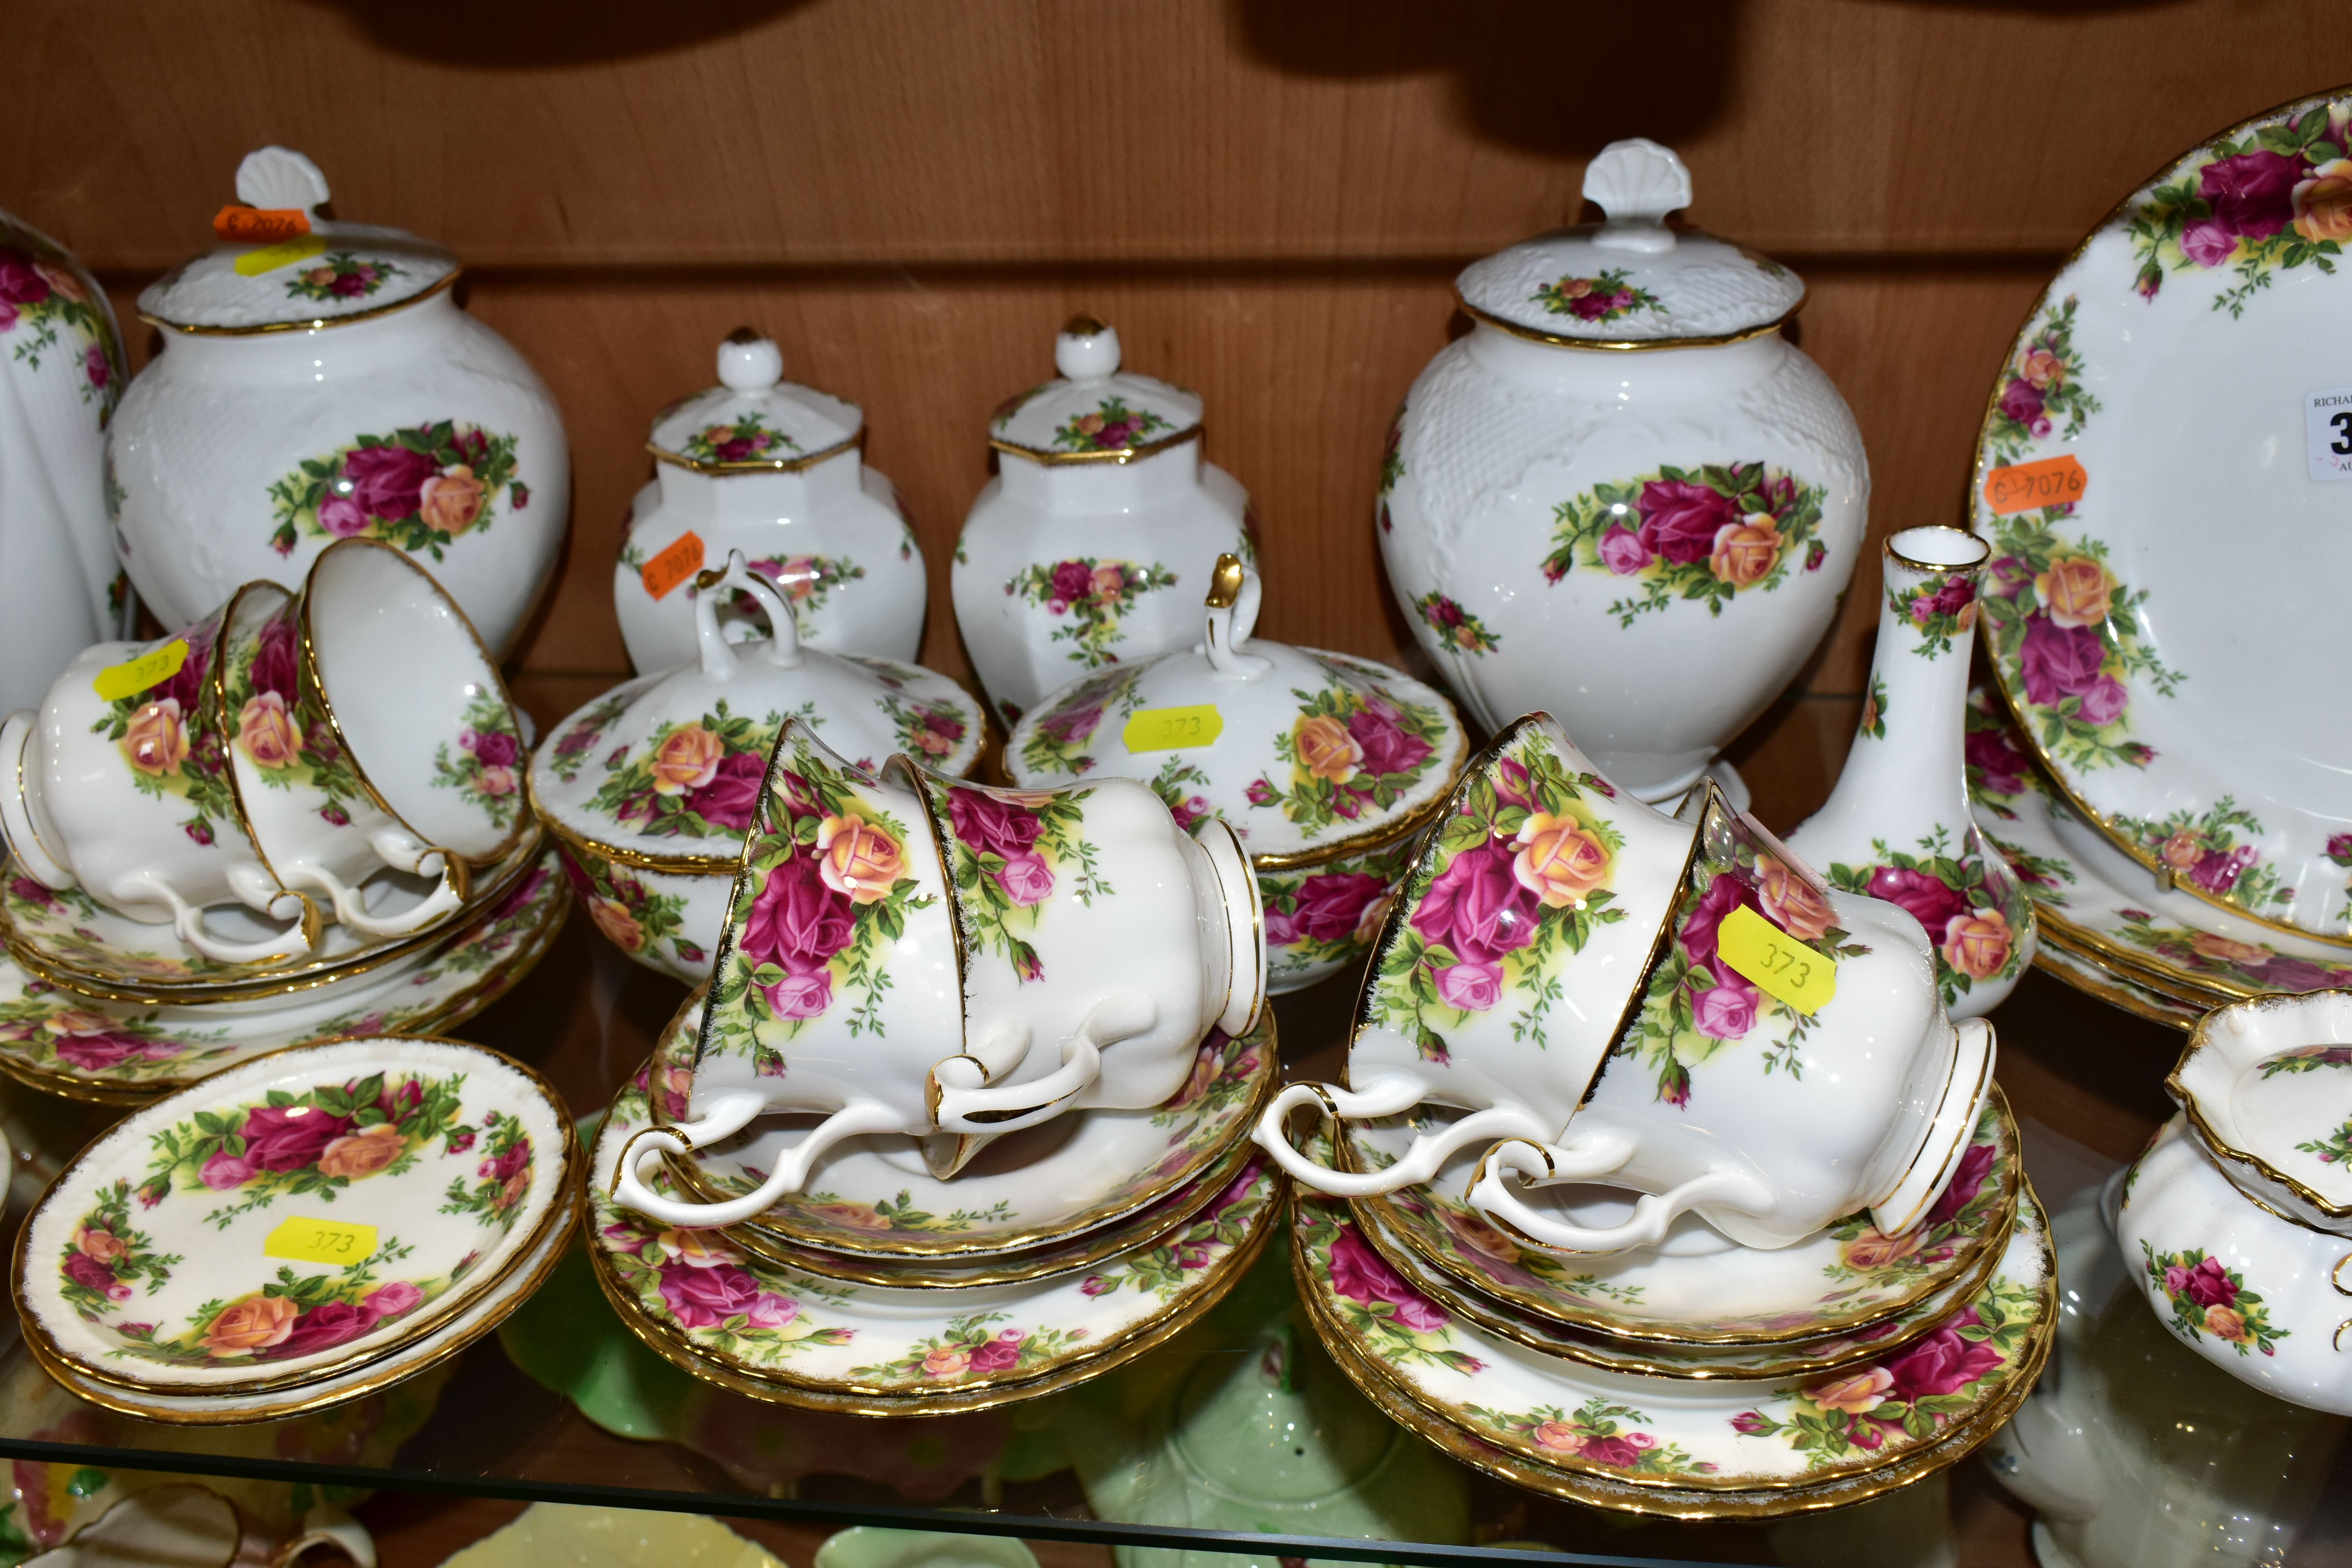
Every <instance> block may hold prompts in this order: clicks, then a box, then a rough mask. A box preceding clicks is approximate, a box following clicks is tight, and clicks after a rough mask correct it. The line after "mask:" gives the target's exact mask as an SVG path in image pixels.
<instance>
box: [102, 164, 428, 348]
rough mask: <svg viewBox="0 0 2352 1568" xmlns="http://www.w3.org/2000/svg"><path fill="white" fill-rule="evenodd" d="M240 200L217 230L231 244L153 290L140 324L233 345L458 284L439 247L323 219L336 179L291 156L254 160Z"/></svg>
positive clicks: (243, 168)
mask: <svg viewBox="0 0 2352 1568" xmlns="http://www.w3.org/2000/svg"><path fill="white" fill-rule="evenodd" d="M236 197H237V205H229V206H225V207H223V208H222V209H221V211H220V214H219V216H216V217H215V218H214V220H213V233H214V235H215V237H216V238H218V239H219V240H220V241H221V242H222V243H221V244H219V245H218V246H216V247H215V248H214V249H212V250H211V251H209V252H207V253H206V254H205V255H203V256H199V257H197V258H195V259H194V260H193V261H190V262H188V263H186V264H185V265H184V266H182V267H180V268H178V269H177V270H175V271H173V272H171V273H169V274H167V275H165V276H164V277H163V278H162V279H158V280H157V281H156V282H154V283H152V284H150V285H149V286H148V287H147V289H145V290H144V291H143V292H142V293H141V294H140V296H139V313H140V315H141V316H142V317H143V318H145V319H146V320H148V321H152V322H154V323H155V324H156V325H158V326H161V327H166V328H170V329H173V330H175V331H188V332H204V333H214V334H226V335H233V334H239V333H249V332H271V331H294V330H300V329H306V328H313V327H328V326H333V325H335V324H336V323H337V322H339V321H353V320H357V319H360V318H363V317H370V316H376V315H381V314H383V312H384V311H386V310H394V309H396V308H398V307H400V306H402V305H406V304H411V303H414V302H415V301H416V300H423V299H425V298H427V297H429V296H431V295H434V294H437V293H439V292H440V291H441V290H442V289H446V287H448V285H449V284H450V282H451V281H453V280H454V279H456V277H457V270H458V268H457V258H456V257H455V256H453V255H451V254H450V253H449V252H448V251H447V250H446V249H445V248H443V247H440V246H438V245H436V244H434V243H433V242H432V241H431V240H427V239H420V238H418V237H416V236H415V235H413V234H410V233H408V232H406V231H405V230H403V229H397V228H380V227H377V226H373V225H370V224H358V223H345V222H343V221H342V220H341V219H339V218H331V217H327V216H323V212H324V208H325V207H326V205H327V202H328V200H329V190H328V185H327V176H326V175H325V174H322V173H320V169H319V165H318V164H316V163H312V162H311V161H310V159H308V158H306V157H304V156H303V155H302V154H301V153H297V152H295V151H294V150H293V149H292V148H290V147H263V148H260V149H258V150H257V151H256V152H253V153H247V155H246V158H245V161H244V162H243V163H240V164H238V165H237V171H236Z"/></svg>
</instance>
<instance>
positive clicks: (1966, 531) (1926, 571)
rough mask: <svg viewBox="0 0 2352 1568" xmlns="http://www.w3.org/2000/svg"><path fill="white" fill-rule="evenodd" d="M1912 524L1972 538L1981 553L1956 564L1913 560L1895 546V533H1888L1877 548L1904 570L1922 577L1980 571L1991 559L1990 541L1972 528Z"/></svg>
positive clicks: (1939, 524) (1896, 531)
mask: <svg viewBox="0 0 2352 1568" xmlns="http://www.w3.org/2000/svg"><path fill="white" fill-rule="evenodd" d="M1912 526H1913V527H1915V528H1932V529H1935V530H1937V531H1938V532H1942V533H1953V534H1958V536H1959V537H1961V538H1962V539H1971V540H1974V541H1975V542H1976V545H1977V548H1978V549H1979V551H1981V552H1982V553H1981V554H1979V556H1978V557H1977V558H1976V559H1975V560H1974V561H1969V562H1963V563H1960V564H1959V565H1957V566H1950V565H1945V564H1942V563H1937V562H1934V561H1919V560H1915V559H1913V558H1912V557H1911V556H1908V555H1906V554H1904V553H1903V552H1901V551H1900V550H1897V549H1895V534H1893V533H1890V534H1888V535H1887V536H1886V539H1885V542H1883V543H1881V544H1880V546H1879V548H1880V549H1882V550H1884V551H1885V552H1886V559H1888V560H1889V561H1892V562H1894V563H1895V564H1896V565H1897V566H1900V567H1902V568H1903V569H1904V570H1905V571H1906V572H1916V573H1918V574H1920V575H1921V576H1924V577H1935V576H1940V575H1941V574H1944V573H1947V572H1981V571H1983V570H1984V569H1985V566H1986V565H1987V563H1990V561H1991V560H1992V541H1991V540H1990V539H1987V538H1986V537H1985V536H1984V535H1983V534H1981V533H1979V532H1978V531H1976V530H1974V529H1972V528H1954V527H1953V526H1952V525H1951V524H1949V523H1946V522H1923V523H1915V524H1913V525H1912ZM1910 531H1911V529H1909V528H1898V529H1896V530H1895V533H1908V532H1910Z"/></svg>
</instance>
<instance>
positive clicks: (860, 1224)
mask: <svg viewBox="0 0 2352 1568" xmlns="http://www.w3.org/2000/svg"><path fill="white" fill-rule="evenodd" d="M808 1212H809V1213H810V1214H812V1215H815V1216H816V1217H817V1218H819V1219H829V1220H831V1221H832V1222H833V1223H834V1224H835V1225H845V1226H848V1227H849V1228H850V1229H852V1230H888V1229H889V1228H890V1221H889V1219H888V1218H887V1216H886V1215H879V1214H877V1213H875V1212H874V1209H873V1207H872V1206H871V1205H866V1204H811V1205H809V1206H808Z"/></svg>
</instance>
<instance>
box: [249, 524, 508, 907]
mask: <svg viewBox="0 0 2352 1568" xmlns="http://www.w3.org/2000/svg"><path fill="white" fill-rule="evenodd" d="M354 545H359V546H362V547H364V548H366V549H369V550H380V551H382V552H383V553H384V554H386V555H388V556H390V557H391V558H392V559H394V561H397V562H399V563H401V564H402V565H403V566H405V567H407V568H408V569H409V570H410V571H411V572H414V573H415V574H417V575H418V576H419V577H422V578H424V579H425V584H426V585H428V586H429V587H431V588H432V590H433V591H434V593H435V594H436V595H439V597H440V598H441V600H442V602H443V603H444V604H446V605H448V607H449V613H450V614H451V615H452V616H456V617H457V624H458V625H459V626H463V627H465V628H466V640H467V642H469V643H471V644H472V645H473V648H474V652H475V654H476V656H477V657H478V658H480V659H481V661H482V671H483V673H484V674H486V675H487V676H488V678H489V689H490V690H491V691H493V692H495V693H497V695H498V698H499V700H500V701H502V702H504V703H505V704H506V705H507V710H508V711H509V712H511V713H516V714H520V713H521V711H522V710H521V709H520V707H519V706H518V705H517V704H516V702H515V700H514V693H513V692H511V691H509V690H508V689H507V678H506V677H505V676H504V675H503V674H501V673H500V672H499V661H498V659H497V658H496V657H495V656H493V655H492V654H491V652H490V649H489V645H488V644H487V643H485V642H483V641H482V634H481V632H480V631H479V630H478V629H477V628H476V626H475V625H474V620H473V617H472V616H468V615H467V614H466V611H465V608H464V606H463V605H459V604H458V603H457V600H455V599H453V598H451V597H450V596H449V591H448V590H447V589H446V588H444V587H443V586H441V580H440V579H439V578H437V577H436V576H434V575H433V574H432V573H430V572H427V571H426V570H425V568H424V567H422V566H420V565H418V564H417V563H416V559H415V557H414V556H412V555H410V554H409V553H408V552H407V551H405V550H403V549H401V548H400V547H399V546H398V545H394V544H387V543H385V542H383V540H381V539H368V538H365V537H362V536H359V535H354V536H352V538H349V539H338V540H337V541H335V542H333V543H332V544H330V545H329V546H327V548H326V549H324V550H321V551H320V552H319V554H318V557H317V559H315V560H313V561H312V562H311V563H310V571H309V572H307V573H305V574H303V578H302V592H301V593H300V594H299V595H297V596H296V600H295V602H296V604H297V605H299V610H298V611H297V615H298V617H299V621H300V631H301V634H302V636H301V642H302V674H303V675H304V676H305V677H307V678H308V685H309V687H310V696H312V697H315V698H317V699H318V701H319V713H320V717H321V718H323V719H325V720H326V721H327V728H328V729H330V730H331V731H334V735H335V739H336V740H338V741H340V742H342V748H343V761H344V762H345V763H348V764H349V765H350V767H351V770H352V777H353V778H355V779H357V780H359V783H360V787H361V788H362V789H364V790H365V791H367V792H368V797H369V798H370V799H371V800H373V801H374V802H375V805H376V809H377V810H379V811H381V812H383V814H384V815H385V816H388V817H390V818H392V820H393V821H394V822H396V823H399V824H400V826H403V827H404V828H407V829H408V831H409V832H410V833H412V834H415V837H416V838H417V839H418V841H419V842H425V843H429V842H430V840H427V839H426V838H425V836H424V835H423V834H421V833H417V832H416V829H415V828H414V827H411V826H409V823H408V819H407V818H406V817H404V816H401V815H400V813H398V812H396V811H394V810H393V809H392V803H391V802H390V801H388V800H386V799H384V797H383V791H382V790H379V789H377V788H376V787H375V781H374V780H373V779H371V778H370V777H368V775H367V769H366V768H364V767H362V765H361V764H360V757H359V753H358V752H356V751H353V750H352V738H351V736H349V735H348V734H346V733H344V731H343V722H342V721H341V720H340V719H338V718H336V717H335V705H334V703H333V701H332V700H330V699H329V698H328V696H327V683H326V681H325V680H324V679H322V678H321V677H320V673H319V645H318V639H317V637H315V636H314V635H313V633H312V630H311V626H310V608H311V605H310V584H311V580H312V579H313V578H315V577H316V576H318V574H319V566H320V563H321V562H323V561H325V560H326V559H327V557H328V556H329V555H331V554H332V553H333V552H336V551H338V550H349V549H351V548H352V546H354ZM517 741H518V743H520V735H518V736H517ZM521 773H522V775H523V777H524V779H525V780H526V787H525V788H524V790H523V791H522V792H521V794H520V795H518V796H517V797H516V800H515V825H514V829H513V831H512V832H510V833H509V834H508V835H507V836H506V837H504V838H501V839H499V845H498V847H497V848H495V849H490V850H486V851H484V852H483V853H482V854H479V855H461V854H459V853H458V852H457V850H455V849H448V848H444V847H442V846H440V845H437V844H436V845H434V846H433V847H434V848H436V849H439V850H440V851H441V853H442V855H443V856H444V857H445V858H446V859H447V861H448V863H449V866H450V867H451V868H453V869H455V870H456V879H457V888H458V891H459V892H460V893H463V892H464V891H465V873H464V870H463V869H462V868H470V867H475V866H495V865H497V864H499V862H500V861H502V860H504V859H505V858H507V857H508V856H509V855H511V854H513V853H514V851H515V847H516V846H518V845H520V843H521V842H522V839H523V835H524V832H525V830H526V829H528V828H529V827H530V823H531V810H530V790H529V787H528V782H527V781H528V780H529V778H530V768H529V767H528V766H526V767H524V768H523V769H522V770H521Z"/></svg>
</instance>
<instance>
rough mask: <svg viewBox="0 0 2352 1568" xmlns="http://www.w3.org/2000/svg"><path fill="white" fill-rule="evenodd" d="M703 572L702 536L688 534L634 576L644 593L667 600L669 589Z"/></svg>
mask: <svg viewBox="0 0 2352 1568" xmlns="http://www.w3.org/2000/svg"><path fill="white" fill-rule="evenodd" d="M701 570H702V535H700V534H698V533H696V532H693V531H690V530H689V531H687V532H685V533H681V534H679V535H678V536H677V538H676V539H674V540H672V541H670V542H669V543H667V544H666V545H664V546H663V547H662V552H661V553H660V554H658V555H656V556H655V557H654V558H653V559H652V560H651V561H648V562H646V563H645V565H644V566H643V567H641V568H640V569H639V570H638V572H637V576H638V578H639V579H640V580H641V581H643V582H644V584H645V585H646V593H648V594H651V595H653V596H654V597H655V598H656V599H666V598H667V597H668V596H669V592H670V590H671V589H673V588H675V587H677V585H678V584H680V583H683V582H685V581H686V580H687V579H688V577H691V576H693V575H694V574H696V573H697V572H699V571H701Z"/></svg>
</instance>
